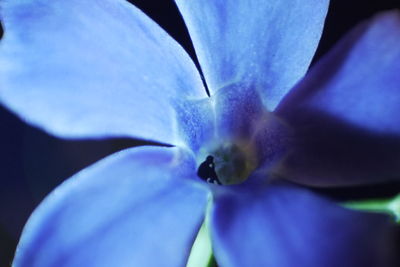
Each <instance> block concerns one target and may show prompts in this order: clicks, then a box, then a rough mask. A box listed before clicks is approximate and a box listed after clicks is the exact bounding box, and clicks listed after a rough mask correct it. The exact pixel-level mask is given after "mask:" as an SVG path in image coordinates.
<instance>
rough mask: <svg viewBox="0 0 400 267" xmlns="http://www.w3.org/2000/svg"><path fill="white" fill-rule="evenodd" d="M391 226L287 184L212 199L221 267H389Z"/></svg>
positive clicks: (392, 255) (392, 253) (383, 219)
mask: <svg viewBox="0 0 400 267" xmlns="http://www.w3.org/2000/svg"><path fill="white" fill-rule="evenodd" d="M394 226H395V224H394V223H392V222H390V220H389V218H388V217H385V216H383V215H377V214H367V213H361V212H355V211H351V210H346V209H344V208H342V207H339V206H337V205H335V204H333V203H331V202H329V201H327V200H325V199H322V198H320V197H317V196H316V195H313V194H312V193H310V192H308V191H305V190H302V189H300V188H296V187H292V186H289V185H270V186H269V187H267V189H265V188H264V190H256V189H255V188H252V190H247V191H246V190H243V189H241V190H240V191H239V189H238V190H232V192H230V193H227V192H225V193H223V194H220V195H217V196H216V199H215V205H214V208H213V210H212V218H211V231H212V232H211V233H212V239H213V245H214V252H215V256H216V259H217V262H218V264H219V265H221V266H225V267H231V266H240V267H243V266H279V267H292V266H307V267H320V266H325V267H337V266H344V267H375V266H382V267H386V266H393V267H394V266H398V265H394V263H395V262H394V260H395V255H396V251H395V249H394V240H392V239H393V238H394V236H393V233H394V232H393V231H395V227H394ZM392 241H393V242H392ZM392 246H393V247H392ZM391 264H393V265H391Z"/></svg>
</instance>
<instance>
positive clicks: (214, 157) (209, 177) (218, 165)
mask: <svg viewBox="0 0 400 267" xmlns="http://www.w3.org/2000/svg"><path fill="white" fill-rule="evenodd" d="M253 151H254V150H253V149H252V148H251V146H250V145H247V144H240V143H238V142H237V143H230V142H229V143H223V144H218V145H213V146H209V147H208V149H205V150H204V151H202V152H201V153H200V155H199V158H198V161H199V162H201V163H200V164H199V167H198V171H197V174H198V176H199V177H200V178H202V179H203V180H205V181H207V182H209V183H214V184H219V185H221V184H223V185H229V184H238V183H241V182H243V181H245V180H246V179H247V177H249V174H250V173H251V171H253V170H254V169H255V167H256V165H257V159H256V157H255V153H253Z"/></svg>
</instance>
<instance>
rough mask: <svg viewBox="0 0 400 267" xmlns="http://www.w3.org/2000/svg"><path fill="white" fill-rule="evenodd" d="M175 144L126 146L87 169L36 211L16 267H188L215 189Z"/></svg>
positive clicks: (24, 235) (26, 231)
mask: <svg viewBox="0 0 400 267" xmlns="http://www.w3.org/2000/svg"><path fill="white" fill-rule="evenodd" d="M193 164H194V162H193V159H191V158H187V157H186V156H185V154H183V153H182V151H181V150H178V149H175V148H161V147H142V148H134V149H129V150H124V151H122V152H120V153H117V154H114V155H112V156H110V157H108V158H106V159H104V160H102V161H100V162H99V163H97V164H95V165H93V166H91V167H89V168H87V169H85V170H83V171H81V172H80V173H78V174H77V175H76V176H74V177H72V178H70V179H69V180H67V182H65V183H63V184H62V185H61V186H60V187H58V188H57V189H56V190H55V191H53V193H52V194H50V195H49V196H48V197H47V199H45V201H44V202H43V203H42V204H41V205H40V206H39V208H38V209H37V210H36V211H35V212H34V213H33V215H32V216H31V218H30V219H29V221H28V223H27V225H26V226H25V229H24V232H23V235H22V238H21V240H20V243H19V245H18V248H17V254H16V257H15V260H14V266H16V267H18V266H40V267H46V266H174V267H175V266H182V265H184V264H186V260H187V257H188V253H189V252H190V248H191V245H192V243H193V241H194V238H195V236H196V234H197V231H198V229H199V227H200V225H201V223H202V221H203V218H204V212H205V207H206V204H207V190H205V188H204V187H202V186H201V185H199V184H197V183H195V182H193V181H192V180H191V179H188V178H190V177H191V176H193V175H195V173H194V171H195V169H194V165H193Z"/></svg>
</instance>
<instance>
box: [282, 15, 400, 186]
mask: <svg viewBox="0 0 400 267" xmlns="http://www.w3.org/2000/svg"><path fill="white" fill-rule="evenodd" d="M399 14H400V13H399V12H397V11H392V12H386V13H383V14H381V15H378V16H377V17H375V18H374V19H373V20H372V21H370V22H369V23H364V24H361V25H360V26H358V27H357V28H356V29H354V30H353V31H352V32H350V34H348V35H347V36H346V37H345V38H344V39H343V40H342V41H341V42H340V43H339V44H338V45H337V46H336V47H335V48H334V49H333V50H332V52H331V53H329V54H328V55H327V56H326V57H325V58H324V59H323V60H322V61H321V62H320V63H319V64H318V65H317V66H316V67H315V68H314V69H313V70H312V71H311V72H310V74H309V75H308V76H307V77H306V78H305V79H304V80H303V81H302V82H301V83H300V84H299V86H298V87H297V88H295V89H294V90H293V92H292V93H291V94H289V95H288V97H287V98H285V99H284V100H283V102H282V103H281V105H280V106H279V108H278V111H277V115H279V116H281V117H282V118H283V119H285V120H287V121H288V123H289V124H290V125H292V126H293V127H294V130H295V132H296V138H295V142H296V144H295V145H294V146H293V151H292V154H291V155H290V156H289V157H287V159H286V161H285V163H284V164H283V165H282V169H281V175H283V176H285V177H286V178H288V179H292V180H294V181H296V182H299V183H306V184H312V185H318V186H320V185H324V186H326V185H334V186H336V185H349V184H365V183H377V182H384V181H387V180H390V179H398V178H400V175H399V173H400V165H399V161H398V159H399V158H400V116H399V114H400V86H399V84H400V76H399V75H398V74H399V69H400V46H399V43H400V15H399Z"/></svg>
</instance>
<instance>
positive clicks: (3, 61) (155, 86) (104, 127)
mask: <svg viewBox="0 0 400 267" xmlns="http://www.w3.org/2000/svg"><path fill="white" fill-rule="evenodd" d="M1 16H2V20H3V22H4V28H5V33H4V38H3V40H2V41H1V48H0V75H1V80H0V82H1V89H0V99H1V101H2V102H3V103H4V104H5V105H6V106H8V107H9V108H10V109H12V110H13V111H14V112H16V113H17V114H18V115H19V116H20V117H21V118H22V119H24V120H25V121H27V122H28V123H31V124H33V125H36V126H39V127H41V128H43V129H45V130H46V131H48V132H50V133H53V134H56V135H58V136H62V137H68V138H86V137H90V138H98V137H110V136H113V137H115V136H118V137H120V136H126V137H135V138H143V139H147V140H155V141H158V142H163V143H170V144H177V143H179V142H180V139H181V137H180V136H178V135H177V129H176V127H177V119H176V112H177V111H176V109H175V106H177V105H181V104H182V103H185V101H187V99H188V98H190V99H193V100H195V99H201V98H205V97H207V95H206V92H205V90H204V88H203V85H202V82H201V79H200V76H199V73H198V71H197V69H196V68H195V66H194V64H193V62H192V61H191V59H190V58H189V56H188V55H187V54H186V53H185V51H184V50H183V49H182V48H181V47H180V46H179V44H177V43H176V42H175V41H174V40H173V39H172V38H171V37H170V36H169V35H168V34H167V33H165V32H164V31H163V30H162V29H161V28H160V27H159V26H158V25H157V24H156V23H155V22H153V21H152V20H151V19H149V18H148V17H147V16H146V15H144V14H143V13H142V12H141V11H140V10H138V9H137V8H135V7H134V6H133V5H131V4H130V3H128V2H127V1H123V0H99V1H94V0H89V1H79V0H69V1H61V0H53V1H44V0H26V1H25V0H24V1H23V0H13V1H9V0H7V1H2V3H1Z"/></svg>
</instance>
